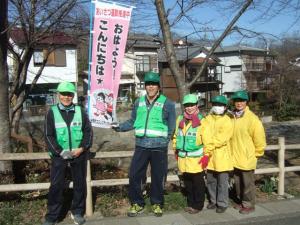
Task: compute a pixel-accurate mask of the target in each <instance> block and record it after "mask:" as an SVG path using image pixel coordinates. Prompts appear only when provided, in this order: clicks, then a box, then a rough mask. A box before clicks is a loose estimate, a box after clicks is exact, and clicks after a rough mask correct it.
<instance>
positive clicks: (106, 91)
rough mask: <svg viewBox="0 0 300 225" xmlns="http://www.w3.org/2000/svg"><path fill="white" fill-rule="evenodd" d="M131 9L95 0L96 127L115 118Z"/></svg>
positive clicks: (92, 106) (92, 93) (92, 97)
mask: <svg viewBox="0 0 300 225" xmlns="http://www.w3.org/2000/svg"><path fill="white" fill-rule="evenodd" d="M131 10H132V8H128V7H123V6H119V5H116V4H110V3H104V2H97V1H96V2H95V10H94V18H93V21H94V22H93V28H92V31H91V32H92V37H93V38H92V47H91V53H90V56H91V60H90V75H89V84H90V85H89V109H88V111H89V117H90V120H91V123H92V126H95V127H103V128H109V127H110V123H111V122H112V121H113V120H114V118H113V117H114V115H115V105H116V100H117V97H118V90H119V83H120V77H121V69H122V62H123V58H124V51H125V46H126V41H127V34H128V28H129V21H130V17H131Z"/></svg>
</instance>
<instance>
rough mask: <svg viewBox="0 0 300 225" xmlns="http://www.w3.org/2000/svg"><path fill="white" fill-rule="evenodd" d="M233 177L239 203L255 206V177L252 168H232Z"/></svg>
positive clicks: (244, 205) (245, 205)
mask: <svg viewBox="0 0 300 225" xmlns="http://www.w3.org/2000/svg"><path fill="white" fill-rule="evenodd" d="M233 178H234V183H235V190H236V194H237V198H238V200H239V203H242V205H243V207H254V206H255V178H254V170H240V169H237V168H234V171H233Z"/></svg>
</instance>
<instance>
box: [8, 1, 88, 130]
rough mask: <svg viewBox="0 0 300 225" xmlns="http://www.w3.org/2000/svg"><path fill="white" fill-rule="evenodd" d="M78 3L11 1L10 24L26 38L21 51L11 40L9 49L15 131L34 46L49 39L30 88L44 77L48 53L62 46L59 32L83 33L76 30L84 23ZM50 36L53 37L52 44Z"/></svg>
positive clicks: (25, 93)
mask: <svg viewBox="0 0 300 225" xmlns="http://www.w3.org/2000/svg"><path fill="white" fill-rule="evenodd" d="M76 6H77V0H62V1H56V0H40V1H38V0H9V11H10V20H11V24H13V25H15V26H14V27H12V28H11V31H13V29H14V28H15V27H16V26H17V27H18V30H19V31H20V33H21V36H22V38H23V41H22V43H21V44H22V45H21V51H19V50H16V48H15V46H14V45H13V44H14V43H11V42H10V43H9V51H10V52H11V54H12V55H13V58H14V61H15V64H14V65H15V68H14V70H13V71H14V73H13V74H12V79H13V81H12V85H11V87H10V94H9V99H10V102H11V106H12V107H11V110H10V116H9V118H10V122H11V127H12V133H18V128H19V121H20V117H21V113H22V109H23V103H24V101H25V100H26V97H27V94H28V92H25V89H26V80H27V71H28V66H29V63H30V61H31V58H32V56H33V53H34V50H35V48H36V47H38V46H39V44H40V43H41V42H43V40H45V39H47V42H48V45H47V46H46V48H47V49H46V50H47V51H46V52H47V55H46V56H45V58H44V60H43V63H42V64H41V66H40V68H39V71H38V72H37V73H36V74H35V78H34V79H33V82H32V84H31V87H30V89H32V88H33V87H34V85H35V84H36V82H37V80H38V79H39V77H40V76H41V74H42V71H43V68H44V67H45V65H46V63H47V56H48V55H49V54H50V53H51V52H52V51H53V50H55V49H56V48H58V47H59V46H56V45H55V42H54V39H55V36H56V34H57V33H58V32H59V33H61V31H64V32H70V33H71V32H72V34H73V35H75V34H76V35H77V34H80V33H79V32H77V31H78V30H79V29H80V28H81V27H82V26H81V23H80V22H81V21H80V20H78V19H77V18H78V13H76V11H75V7H76ZM78 9H80V8H78ZM77 12H78V11H77ZM51 38H53V42H52V43H51ZM49 40H50V41H49Z"/></svg>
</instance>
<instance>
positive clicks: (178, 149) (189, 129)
mask: <svg viewBox="0 0 300 225" xmlns="http://www.w3.org/2000/svg"><path fill="white" fill-rule="evenodd" d="M182 104H183V106H184V113H183V114H182V115H180V116H178V118H177V121H176V130H175V133H174V136H173V149H174V151H175V157H176V159H177V161H178V168H179V171H180V172H181V173H182V177H183V181H184V185H185V190H186V193H187V207H186V208H185V209H184V210H185V211H186V212H188V213H190V214H195V213H198V212H200V211H201V210H202V209H203V206H204V200H205V182H204V176H205V168H206V166H207V163H208V156H207V155H206V154H204V147H203V136H202V135H203V129H202V125H201V121H202V118H203V116H202V115H201V114H200V113H199V109H198V97H197V96H196V95H194V94H188V95H186V96H184V98H183V102H182Z"/></svg>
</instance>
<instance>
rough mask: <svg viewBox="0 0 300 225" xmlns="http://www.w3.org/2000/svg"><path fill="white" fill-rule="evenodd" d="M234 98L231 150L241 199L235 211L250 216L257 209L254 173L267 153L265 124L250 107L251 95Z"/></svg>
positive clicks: (235, 180)
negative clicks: (248, 104)
mask: <svg viewBox="0 0 300 225" xmlns="http://www.w3.org/2000/svg"><path fill="white" fill-rule="evenodd" d="M231 99H232V100H233V102H234V110H233V112H232V115H233V117H232V122H233V126H234V129H233V136H232V139H231V149H232V156H233V166H234V172H233V173H234V182H235V188H236V193H237V199H238V202H237V203H238V204H237V205H235V208H236V209H239V212H240V213H241V214H249V213H251V212H253V211H254V210H255V179H254V170H255V169H256V164H257V158H259V157H261V156H262V155H263V154H264V149H265V147H266V136H265V131H264V127H263V125H262V122H261V121H260V120H259V118H258V117H257V116H256V115H255V114H254V113H253V112H252V111H251V110H250V109H249V107H248V106H247V102H248V101H249V97H248V93H247V92H246V91H237V92H235V93H234V94H233V96H232V97H231Z"/></svg>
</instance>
